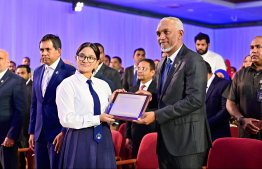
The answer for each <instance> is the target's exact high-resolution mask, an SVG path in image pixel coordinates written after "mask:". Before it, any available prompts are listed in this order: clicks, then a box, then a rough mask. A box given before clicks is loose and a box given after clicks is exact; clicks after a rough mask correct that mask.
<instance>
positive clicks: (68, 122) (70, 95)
mask: <svg viewBox="0 0 262 169" xmlns="http://www.w3.org/2000/svg"><path fill="white" fill-rule="evenodd" d="M56 104H57V109H58V117H59V120H60V123H61V125H62V126H63V127H67V128H74V129H80V128H87V127H92V126H96V125H99V124H100V118H99V115H96V116H94V115H85V116H83V115H79V114H77V112H75V91H74V87H73V86H72V84H70V83H68V82H62V83H61V84H60V85H59V86H58V87H57V90H56ZM83 111H85V110H83Z"/></svg>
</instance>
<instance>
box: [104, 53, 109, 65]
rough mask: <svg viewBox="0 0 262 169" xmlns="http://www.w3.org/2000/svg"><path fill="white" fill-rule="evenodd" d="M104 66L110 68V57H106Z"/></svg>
mask: <svg viewBox="0 0 262 169" xmlns="http://www.w3.org/2000/svg"><path fill="white" fill-rule="evenodd" d="M103 62H104V64H105V65H107V66H109V65H110V62H111V58H110V56H109V55H105V57H104V60H103Z"/></svg>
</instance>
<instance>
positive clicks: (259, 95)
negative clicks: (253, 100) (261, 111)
mask: <svg viewBox="0 0 262 169" xmlns="http://www.w3.org/2000/svg"><path fill="white" fill-rule="evenodd" d="M257 101H258V102H262V89H258V90H257Z"/></svg>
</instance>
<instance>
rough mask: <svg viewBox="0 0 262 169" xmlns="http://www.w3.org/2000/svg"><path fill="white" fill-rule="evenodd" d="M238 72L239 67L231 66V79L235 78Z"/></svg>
mask: <svg viewBox="0 0 262 169" xmlns="http://www.w3.org/2000/svg"><path fill="white" fill-rule="evenodd" d="M236 72H237V69H236V68H235V67H231V73H232V77H231V79H234V77H235V75H236Z"/></svg>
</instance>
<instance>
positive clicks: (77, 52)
mask: <svg viewBox="0 0 262 169" xmlns="http://www.w3.org/2000/svg"><path fill="white" fill-rule="evenodd" d="M86 47H90V48H92V49H93V51H94V52H95V55H96V59H97V60H99V59H100V51H99V49H98V47H97V46H96V45H95V44H93V43H90V42H85V43H83V44H81V45H80V46H79V48H78V49H77V51H76V55H78V54H79V53H80V51H81V50H83V49H84V48H86Z"/></svg>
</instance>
